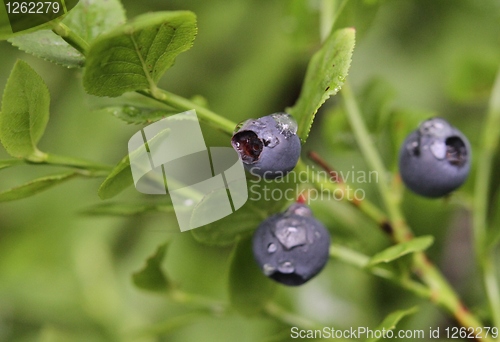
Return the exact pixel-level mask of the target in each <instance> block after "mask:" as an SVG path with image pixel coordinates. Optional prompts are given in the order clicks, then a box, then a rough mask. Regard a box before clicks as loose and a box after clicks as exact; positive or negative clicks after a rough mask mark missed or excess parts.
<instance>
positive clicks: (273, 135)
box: [231, 113, 301, 179]
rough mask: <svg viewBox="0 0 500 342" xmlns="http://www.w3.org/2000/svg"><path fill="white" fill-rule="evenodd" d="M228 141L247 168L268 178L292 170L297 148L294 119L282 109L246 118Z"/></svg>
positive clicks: (298, 152)
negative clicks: (282, 111) (280, 111)
mask: <svg viewBox="0 0 500 342" xmlns="http://www.w3.org/2000/svg"><path fill="white" fill-rule="evenodd" d="M231 145H232V146H233V148H234V149H235V150H236V152H238V154H239V155H240V158H241V160H242V162H243V166H244V167H245V169H246V170H247V171H248V172H250V173H251V174H252V175H254V176H260V177H263V178H268V179H272V178H278V177H282V176H285V175H286V174H287V173H288V172H290V171H291V170H293V168H294V167H295V165H297V161H298V160H299V156H300V150H301V145H300V139H299V137H298V136H297V123H296V122H295V120H294V119H293V118H292V116H291V115H289V114H286V113H274V114H271V115H267V116H264V117H262V118H259V119H250V120H246V121H245V122H243V123H242V124H241V125H238V126H237V128H236V131H235V133H234V135H233V137H232V138H231Z"/></svg>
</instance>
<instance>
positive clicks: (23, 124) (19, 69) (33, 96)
mask: <svg viewBox="0 0 500 342" xmlns="http://www.w3.org/2000/svg"><path fill="white" fill-rule="evenodd" d="M49 105H50V94H49V90H48V89H47V86H46V85H45V83H44V81H43V80H42V78H41V77H40V76H39V75H38V74H37V73H36V71H35V70H33V69H32V68H31V67H30V66H29V65H28V64H27V63H26V62H23V61H21V60H18V61H17V62H16V64H15V65H14V69H13V70H12V72H11V74H10V76H9V80H8V81H7V85H6V86H5V90H4V93H3V98H2V112H1V115H0V140H1V141H2V144H3V146H4V147H5V149H6V150H7V152H8V153H9V154H10V155H11V156H13V157H18V158H26V159H30V160H40V159H43V153H42V152H40V151H39V150H38V149H37V147H36V145H37V143H38V141H39V140H40V138H41V137H42V135H43V133H44V131H45V127H46V126H47V122H48V120H49Z"/></svg>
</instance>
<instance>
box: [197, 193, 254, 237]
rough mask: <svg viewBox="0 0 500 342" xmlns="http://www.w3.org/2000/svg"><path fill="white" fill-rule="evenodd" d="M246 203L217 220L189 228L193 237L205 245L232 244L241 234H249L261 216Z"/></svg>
mask: <svg viewBox="0 0 500 342" xmlns="http://www.w3.org/2000/svg"><path fill="white" fill-rule="evenodd" d="M249 204H250V203H248V202H247V203H246V204H245V205H244V206H243V207H242V208H240V209H239V210H237V211H236V212H234V213H232V214H231V215H229V216H226V217H224V218H222V219H220V220H218V221H215V222H212V223H210V224H208V225H206V226H203V227H200V228H196V229H193V230H191V233H192V234H193V236H194V238H195V239H196V240H197V241H199V242H201V243H203V244H207V245H213V246H228V245H232V244H234V243H235V242H236V241H237V240H238V238H240V237H241V236H245V235H249V234H250V233H251V232H252V231H253V230H255V229H256V228H257V227H258V226H259V224H260V222H261V221H262V217H260V216H259V215H257V214H256V213H255V212H253V211H252V210H251V208H249V207H248V205H249Z"/></svg>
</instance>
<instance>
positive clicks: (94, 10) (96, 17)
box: [62, 0, 126, 43]
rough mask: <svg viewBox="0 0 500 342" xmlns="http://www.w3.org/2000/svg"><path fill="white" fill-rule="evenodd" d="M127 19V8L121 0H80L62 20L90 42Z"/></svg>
mask: <svg viewBox="0 0 500 342" xmlns="http://www.w3.org/2000/svg"><path fill="white" fill-rule="evenodd" d="M125 21H126V17H125V10H124V9H123V6H122V4H121V2H120V1H119V0H106V1H101V0H80V1H79V2H78V5H77V6H76V7H75V8H74V9H72V10H71V11H70V12H69V14H68V15H67V16H66V18H64V20H63V21H62V22H63V23H64V24H65V25H67V26H68V27H71V30H73V31H75V33H76V34H78V35H79V36H80V37H82V39H84V40H85V41H86V42H88V43H90V42H92V41H93V40H94V39H96V38H97V37H98V36H99V35H101V34H102V33H104V32H107V31H109V30H111V29H113V28H115V27H117V26H119V25H122V24H124V23H125Z"/></svg>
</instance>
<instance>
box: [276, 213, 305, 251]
mask: <svg viewBox="0 0 500 342" xmlns="http://www.w3.org/2000/svg"><path fill="white" fill-rule="evenodd" d="M300 223H301V222H300V221H298V220H296V219H286V220H281V221H280V222H278V224H277V225H276V227H275V229H274V232H273V233H274V235H275V236H276V238H278V240H279V242H280V243H281V244H282V245H283V246H284V247H285V249H292V248H294V247H298V246H303V245H305V244H306V243H307V232H306V229H305V228H304V227H301V226H300Z"/></svg>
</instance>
